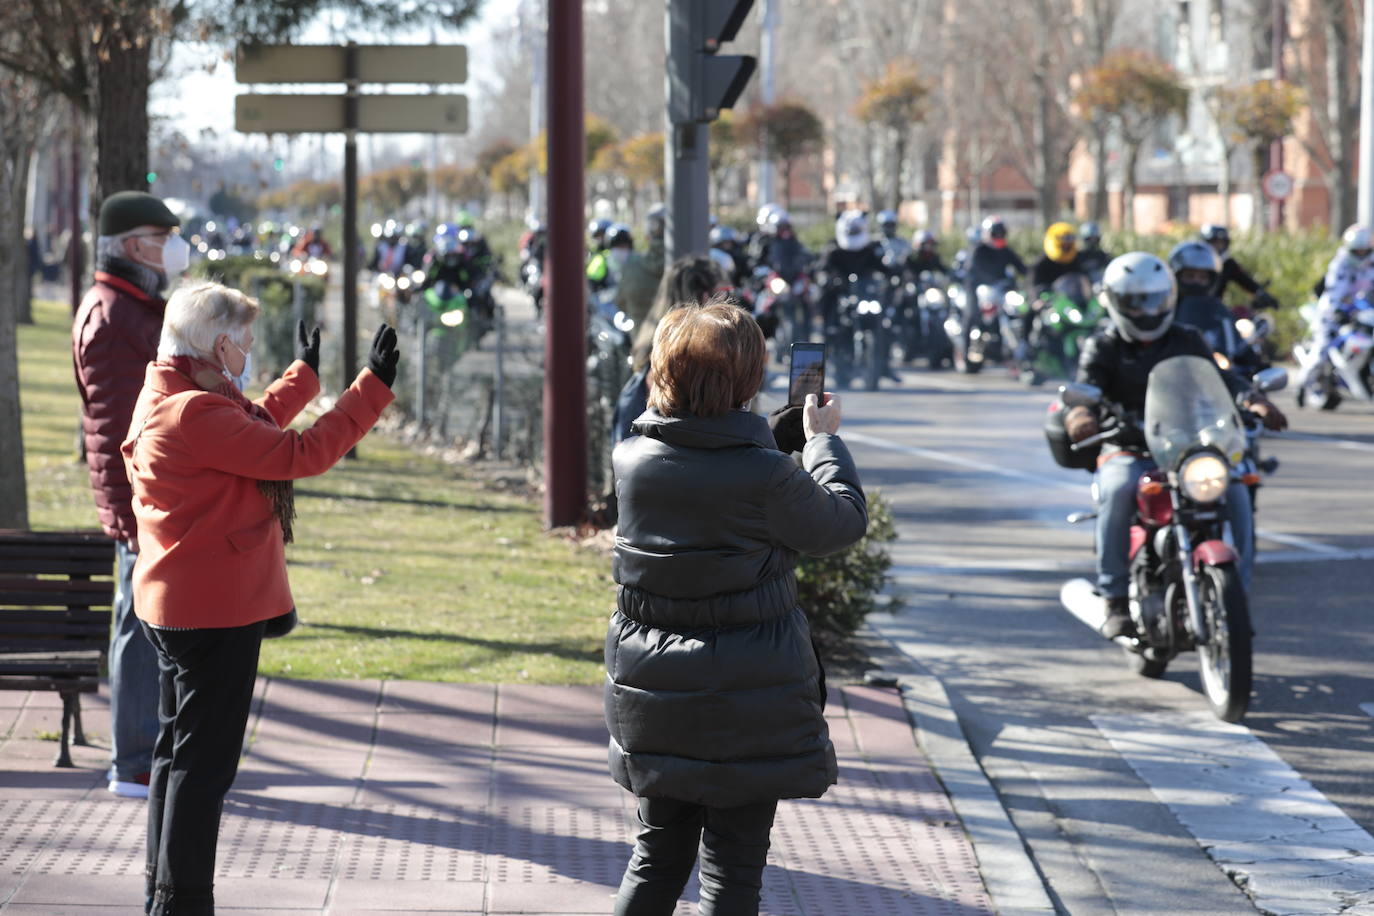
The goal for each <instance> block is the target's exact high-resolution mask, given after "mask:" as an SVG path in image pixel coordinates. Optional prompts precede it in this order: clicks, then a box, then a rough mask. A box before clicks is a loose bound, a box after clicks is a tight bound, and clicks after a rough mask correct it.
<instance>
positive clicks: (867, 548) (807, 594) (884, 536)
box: [797, 491, 897, 643]
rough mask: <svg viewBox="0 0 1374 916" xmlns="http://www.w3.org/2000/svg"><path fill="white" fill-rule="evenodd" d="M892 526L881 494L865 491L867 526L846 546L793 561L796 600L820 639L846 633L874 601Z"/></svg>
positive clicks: (887, 563) (883, 581) (883, 577)
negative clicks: (795, 563) (825, 555)
mask: <svg viewBox="0 0 1374 916" xmlns="http://www.w3.org/2000/svg"><path fill="white" fill-rule="evenodd" d="M896 538H897V527H896V525H895V524H893V521H892V512H891V510H890V509H889V507H888V503H887V500H885V499H884V498H883V497H882V495H881V494H880V493H878V492H876V491H875V492H873V493H870V494H869V500H868V531H867V533H866V534H864V536H863V539H862V540H860V541H859V542H858V543H857V544H855V545H854V546H852V547H850V548H849V549H848V550H844V551H841V552H840V553H837V554H833V555H832V556H828V557H802V558H801V560H800V561H799V562H798V564H797V602H798V603H799V604H800V605H801V606H802V607H803V608H805V609H806V611H807V613H808V615H809V616H810V620H811V629H812V631H813V632H814V633H815V634H816V637H817V639H818V640H819V641H821V642H822V643H834V642H837V641H842V640H844V639H847V638H848V637H849V636H850V635H852V634H853V633H854V631H855V630H857V629H858V628H859V625H860V624H861V623H863V621H864V618H865V617H867V616H868V614H869V612H870V611H872V610H873V609H874V608H875V607H876V606H877V605H876V601H875V598H876V597H877V595H878V594H879V593H880V592H882V590H883V589H884V588H885V587H886V586H887V581H888V577H887V571H888V570H889V569H890V568H891V567H892V556H891V555H890V554H889V553H888V551H887V545H888V544H889V543H890V542H892V541H894V540H896Z"/></svg>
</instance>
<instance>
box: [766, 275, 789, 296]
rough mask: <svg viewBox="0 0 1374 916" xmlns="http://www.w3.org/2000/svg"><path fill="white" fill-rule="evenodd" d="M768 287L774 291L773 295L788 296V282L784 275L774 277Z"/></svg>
mask: <svg viewBox="0 0 1374 916" xmlns="http://www.w3.org/2000/svg"><path fill="white" fill-rule="evenodd" d="M768 288H769V289H770V290H772V291H773V295H775V296H786V295H787V289H788V282H787V281H786V280H784V279H783V278H782V277H774V278H773V279H772V281H770V282H769V284H768Z"/></svg>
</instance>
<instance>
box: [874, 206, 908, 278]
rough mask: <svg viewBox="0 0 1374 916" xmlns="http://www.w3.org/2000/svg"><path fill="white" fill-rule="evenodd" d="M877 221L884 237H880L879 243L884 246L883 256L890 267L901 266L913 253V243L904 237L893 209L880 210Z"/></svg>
mask: <svg viewBox="0 0 1374 916" xmlns="http://www.w3.org/2000/svg"><path fill="white" fill-rule="evenodd" d="M877 222H878V228H879V229H881V230H882V233H883V236H882V238H880V239H878V244H879V245H881V246H882V247H883V257H884V258H885V259H886V261H887V263H888V266H889V267H895V268H900V267H901V266H902V262H903V261H905V260H906V256H907V255H908V254H910V253H911V243H910V242H908V241H907V240H906V239H904V238H902V234H901V226H900V225H898V223H897V214H896V213H895V212H894V211H892V210H881V211H879V212H878V220H877Z"/></svg>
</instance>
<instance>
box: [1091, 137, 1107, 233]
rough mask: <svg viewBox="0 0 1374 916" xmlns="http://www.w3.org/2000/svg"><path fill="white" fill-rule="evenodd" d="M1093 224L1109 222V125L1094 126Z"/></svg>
mask: <svg viewBox="0 0 1374 916" xmlns="http://www.w3.org/2000/svg"><path fill="white" fill-rule="evenodd" d="M1093 142H1094V146H1093V150H1094V155H1093V205H1092V218H1093V222H1096V223H1098V224H1101V223H1104V222H1106V221H1107V124H1106V122H1105V121H1098V122H1096V123H1095V124H1093Z"/></svg>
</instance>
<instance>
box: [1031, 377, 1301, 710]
mask: <svg viewBox="0 0 1374 916" xmlns="http://www.w3.org/2000/svg"><path fill="white" fill-rule="evenodd" d="M1255 382H1256V387H1257V388H1259V390H1261V391H1274V390H1278V389H1279V388H1282V387H1283V386H1284V384H1286V382H1287V373H1286V372H1285V371H1284V370H1283V369H1269V370H1265V371H1264V372H1261V373H1259V375H1257V376H1256V378H1255ZM1080 405H1082V406H1089V407H1093V408H1098V409H1102V410H1104V411H1105V412H1106V413H1107V414H1108V415H1109V416H1110V418H1111V419H1110V420H1109V421H1108V423H1107V424H1105V428H1104V429H1103V431H1102V432H1100V433H1098V434H1097V435H1096V436H1091V437H1089V438H1087V439H1085V440H1083V441H1082V442H1080V443H1077V444H1074V445H1068V443H1067V440H1066V439H1064V440H1060V441H1058V443H1056V439H1055V438H1054V437H1053V436H1052V437H1051V448H1052V449H1053V450H1055V452H1056V460H1059V462H1060V463H1061V464H1065V465H1066V466H1078V467H1084V466H1087V467H1091V466H1093V464H1095V460H1094V462H1093V464H1089V463H1086V462H1084V461H1083V460H1082V459H1083V458H1084V457H1087V456H1092V455H1094V453H1095V451H1096V447H1097V446H1099V445H1100V444H1102V443H1104V442H1113V443H1115V444H1116V445H1117V447H1120V448H1123V449H1124V450H1126V451H1130V452H1135V453H1137V454H1142V455H1145V456H1147V457H1149V458H1151V459H1152V460H1153V461H1154V462H1155V464H1156V467H1154V468H1152V469H1151V470H1149V471H1147V472H1146V473H1145V474H1144V475H1143V476H1142V477H1141V478H1140V482H1139V484H1138V485H1137V490H1136V513H1137V514H1136V519H1135V521H1134V523H1133V524H1132V525H1131V538H1130V611H1131V618H1132V620H1133V621H1134V623H1135V630H1136V634H1135V635H1134V636H1121V637H1118V638H1117V639H1116V642H1117V643H1118V644H1120V645H1121V646H1122V648H1123V649H1124V650H1125V652H1126V655H1127V659H1128V660H1129V662H1130V665H1131V667H1132V669H1133V670H1134V671H1135V672H1136V673H1138V674H1140V675H1143V676H1144V677H1151V678H1157V677H1160V676H1161V675H1162V674H1163V673H1164V670H1165V668H1166V667H1167V666H1168V664H1169V662H1171V661H1172V660H1173V659H1174V658H1175V657H1176V656H1178V655H1179V653H1181V652H1187V651H1191V650H1196V651H1197V653H1198V661H1199V665H1200V669H1201V675H1202V688H1203V692H1204V693H1205V695H1206V697H1207V701H1208V703H1209V704H1210V705H1211V707H1212V712H1213V713H1215V714H1216V716H1217V717H1218V718H1220V719H1222V720H1224V721H1226V722H1238V721H1240V719H1241V718H1243V717H1244V715H1245V712H1246V710H1247V708H1248V707H1249V703H1250V685H1251V672H1252V668H1251V666H1252V652H1251V635H1252V631H1251V628H1250V607H1249V596H1248V595H1247V593H1246V590H1245V586H1244V584H1243V583H1242V581H1241V576H1240V571H1239V554H1238V551H1237V548H1236V546H1235V544H1234V543H1233V541H1232V538H1231V532H1230V526H1229V525H1228V524H1227V521H1226V520H1227V512H1226V502H1225V501H1226V492H1227V489H1228V488H1229V486H1230V484H1231V481H1232V479H1233V478H1236V479H1239V476H1238V475H1239V471H1238V468H1239V467H1240V465H1241V464H1242V462H1243V461H1244V460H1245V455H1246V448H1247V443H1246V431H1245V426H1244V424H1243V422H1242V420H1241V417H1240V415H1239V413H1238V412H1237V409H1236V406H1235V401H1234V400H1233V398H1232V397H1231V393H1230V392H1229V391H1228V390H1227V388H1226V384H1225V382H1223V381H1222V379H1221V377H1220V376H1219V375H1218V374H1217V371H1216V367H1215V366H1214V365H1212V364H1211V363H1209V362H1208V361H1207V360H1205V359H1202V358H1201V357H1196V356H1177V357H1174V358H1172V359H1166V360H1164V361H1163V362H1161V363H1160V364H1159V365H1158V366H1156V367H1155V368H1154V370H1153V371H1152V372H1151V373H1150V380H1149V385H1148V387H1147V389H1146V397H1145V413H1144V416H1143V418H1136V417H1133V416H1130V415H1129V414H1128V413H1127V412H1126V411H1124V410H1122V409H1121V408H1120V407H1119V406H1116V405H1112V404H1110V403H1108V402H1106V401H1103V400H1102V392H1101V391H1100V390H1099V389H1097V388H1095V387H1094V386H1092V385H1082V384H1071V385H1065V386H1064V387H1063V388H1061V389H1060V399H1059V401H1057V402H1056V403H1055V404H1053V405H1051V412H1052V414H1053V413H1054V412H1056V411H1059V412H1062V411H1063V410H1064V409H1065V408H1068V407H1075V406H1080ZM1051 425H1052V424H1051ZM1060 428H1062V424H1061V426H1060ZM1142 442H1143V445H1142V444H1141V443H1142ZM1246 511H1249V510H1248V507H1247V509H1246ZM1096 517H1097V515H1096V513H1091V512H1081V513H1074V514H1073V515H1071V516H1069V521H1070V522H1074V523H1077V522H1083V521H1088V520H1089V519H1094V518H1096ZM1060 597H1061V600H1062V601H1063V603H1064V606H1065V607H1066V608H1067V609H1068V610H1069V611H1070V613H1072V614H1073V615H1074V616H1075V617H1078V618H1079V619H1080V620H1082V621H1083V622H1084V623H1086V624H1087V625H1088V626H1090V627H1092V628H1093V629H1094V630H1097V629H1099V628H1100V627H1101V625H1102V623H1103V621H1104V620H1105V618H1106V602H1105V601H1104V600H1103V599H1102V598H1101V597H1100V596H1098V595H1097V594H1096V592H1095V591H1094V589H1093V585H1092V583H1091V582H1089V581H1088V580H1086V579H1074V580H1071V581H1069V582H1067V583H1065V585H1064V587H1063V589H1062V590H1061V593H1060Z"/></svg>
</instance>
